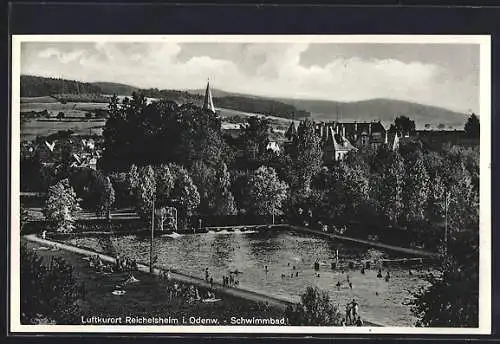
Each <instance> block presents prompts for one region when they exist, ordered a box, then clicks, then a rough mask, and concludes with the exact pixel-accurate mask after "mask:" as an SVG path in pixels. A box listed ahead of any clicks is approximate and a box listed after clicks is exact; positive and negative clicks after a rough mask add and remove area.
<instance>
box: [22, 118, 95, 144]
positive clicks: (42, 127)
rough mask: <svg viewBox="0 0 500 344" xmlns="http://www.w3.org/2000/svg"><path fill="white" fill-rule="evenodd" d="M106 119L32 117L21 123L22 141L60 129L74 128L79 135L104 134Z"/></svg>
mask: <svg viewBox="0 0 500 344" xmlns="http://www.w3.org/2000/svg"><path fill="white" fill-rule="evenodd" d="M104 124H105V120H102V121H100V122H97V121H90V122H88V121H78V122H76V121H37V120H36V119H31V120H29V121H26V122H22V123H21V141H29V140H33V139H35V138H36V137H37V136H38V135H41V136H48V135H51V134H54V133H57V132H58V131H60V130H72V131H74V132H75V133H76V134H79V135H89V134H91V135H94V134H97V135H102V130H103V128H104Z"/></svg>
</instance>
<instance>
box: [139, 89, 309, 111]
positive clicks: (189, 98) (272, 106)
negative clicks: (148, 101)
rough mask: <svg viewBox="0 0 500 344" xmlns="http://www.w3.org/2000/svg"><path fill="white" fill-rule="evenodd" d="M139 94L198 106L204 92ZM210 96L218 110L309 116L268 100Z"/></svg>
mask: <svg viewBox="0 0 500 344" xmlns="http://www.w3.org/2000/svg"><path fill="white" fill-rule="evenodd" d="M140 92H141V93H142V94H144V95H145V96H146V97H149V98H164V99H169V100H173V101H176V102H178V103H194V104H198V105H201V104H202V103H203V97H204V94H203V93H204V91H203V93H201V92H200V93H198V92H192V91H176V90H158V89H156V88H155V89H147V90H140ZM212 95H213V96H214V103H215V106H216V107H218V108H224V109H231V110H238V111H243V112H251V113H259V114H264V115H270V116H277V117H283V118H295V119H301V118H305V117H309V116H311V113H310V112H309V111H305V110H301V109H297V108H296V107H295V106H293V105H291V104H286V103H284V102H281V101H278V100H274V99H270V98H261V97H252V96H246V95H236V94H231V93H228V92H224V91H219V90H216V89H214V90H212Z"/></svg>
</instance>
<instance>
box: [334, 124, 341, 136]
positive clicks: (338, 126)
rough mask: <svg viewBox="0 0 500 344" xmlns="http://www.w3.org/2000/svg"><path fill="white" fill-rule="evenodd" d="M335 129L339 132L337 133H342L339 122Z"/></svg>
mask: <svg viewBox="0 0 500 344" xmlns="http://www.w3.org/2000/svg"><path fill="white" fill-rule="evenodd" d="M335 131H336V132H337V135H338V134H340V124H337V126H336V127H335Z"/></svg>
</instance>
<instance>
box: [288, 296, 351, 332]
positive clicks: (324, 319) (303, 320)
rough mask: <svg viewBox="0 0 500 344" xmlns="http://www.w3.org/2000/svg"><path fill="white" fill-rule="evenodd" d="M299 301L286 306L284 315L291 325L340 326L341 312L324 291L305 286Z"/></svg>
mask: <svg viewBox="0 0 500 344" xmlns="http://www.w3.org/2000/svg"><path fill="white" fill-rule="evenodd" d="M300 299H301V302H300V303H299V304H296V305H295V306H294V307H291V306H290V307H287V309H286V310H285V317H286V318H288V321H289V324H290V325H292V326H341V325H342V314H341V313H340V311H339V310H338V308H337V306H335V305H334V304H333V302H332V300H331V299H330V296H329V295H328V293H327V292H325V291H320V290H319V289H318V288H312V287H307V289H306V291H305V292H304V294H302V295H301V297H300Z"/></svg>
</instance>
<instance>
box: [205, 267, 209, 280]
mask: <svg viewBox="0 0 500 344" xmlns="http://www.w3.org/2000/svg"><path fill="white" fill-rule="evenodd" d="M208 277H209V273H208V268H205V281H207V282H208Z"/></svg>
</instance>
